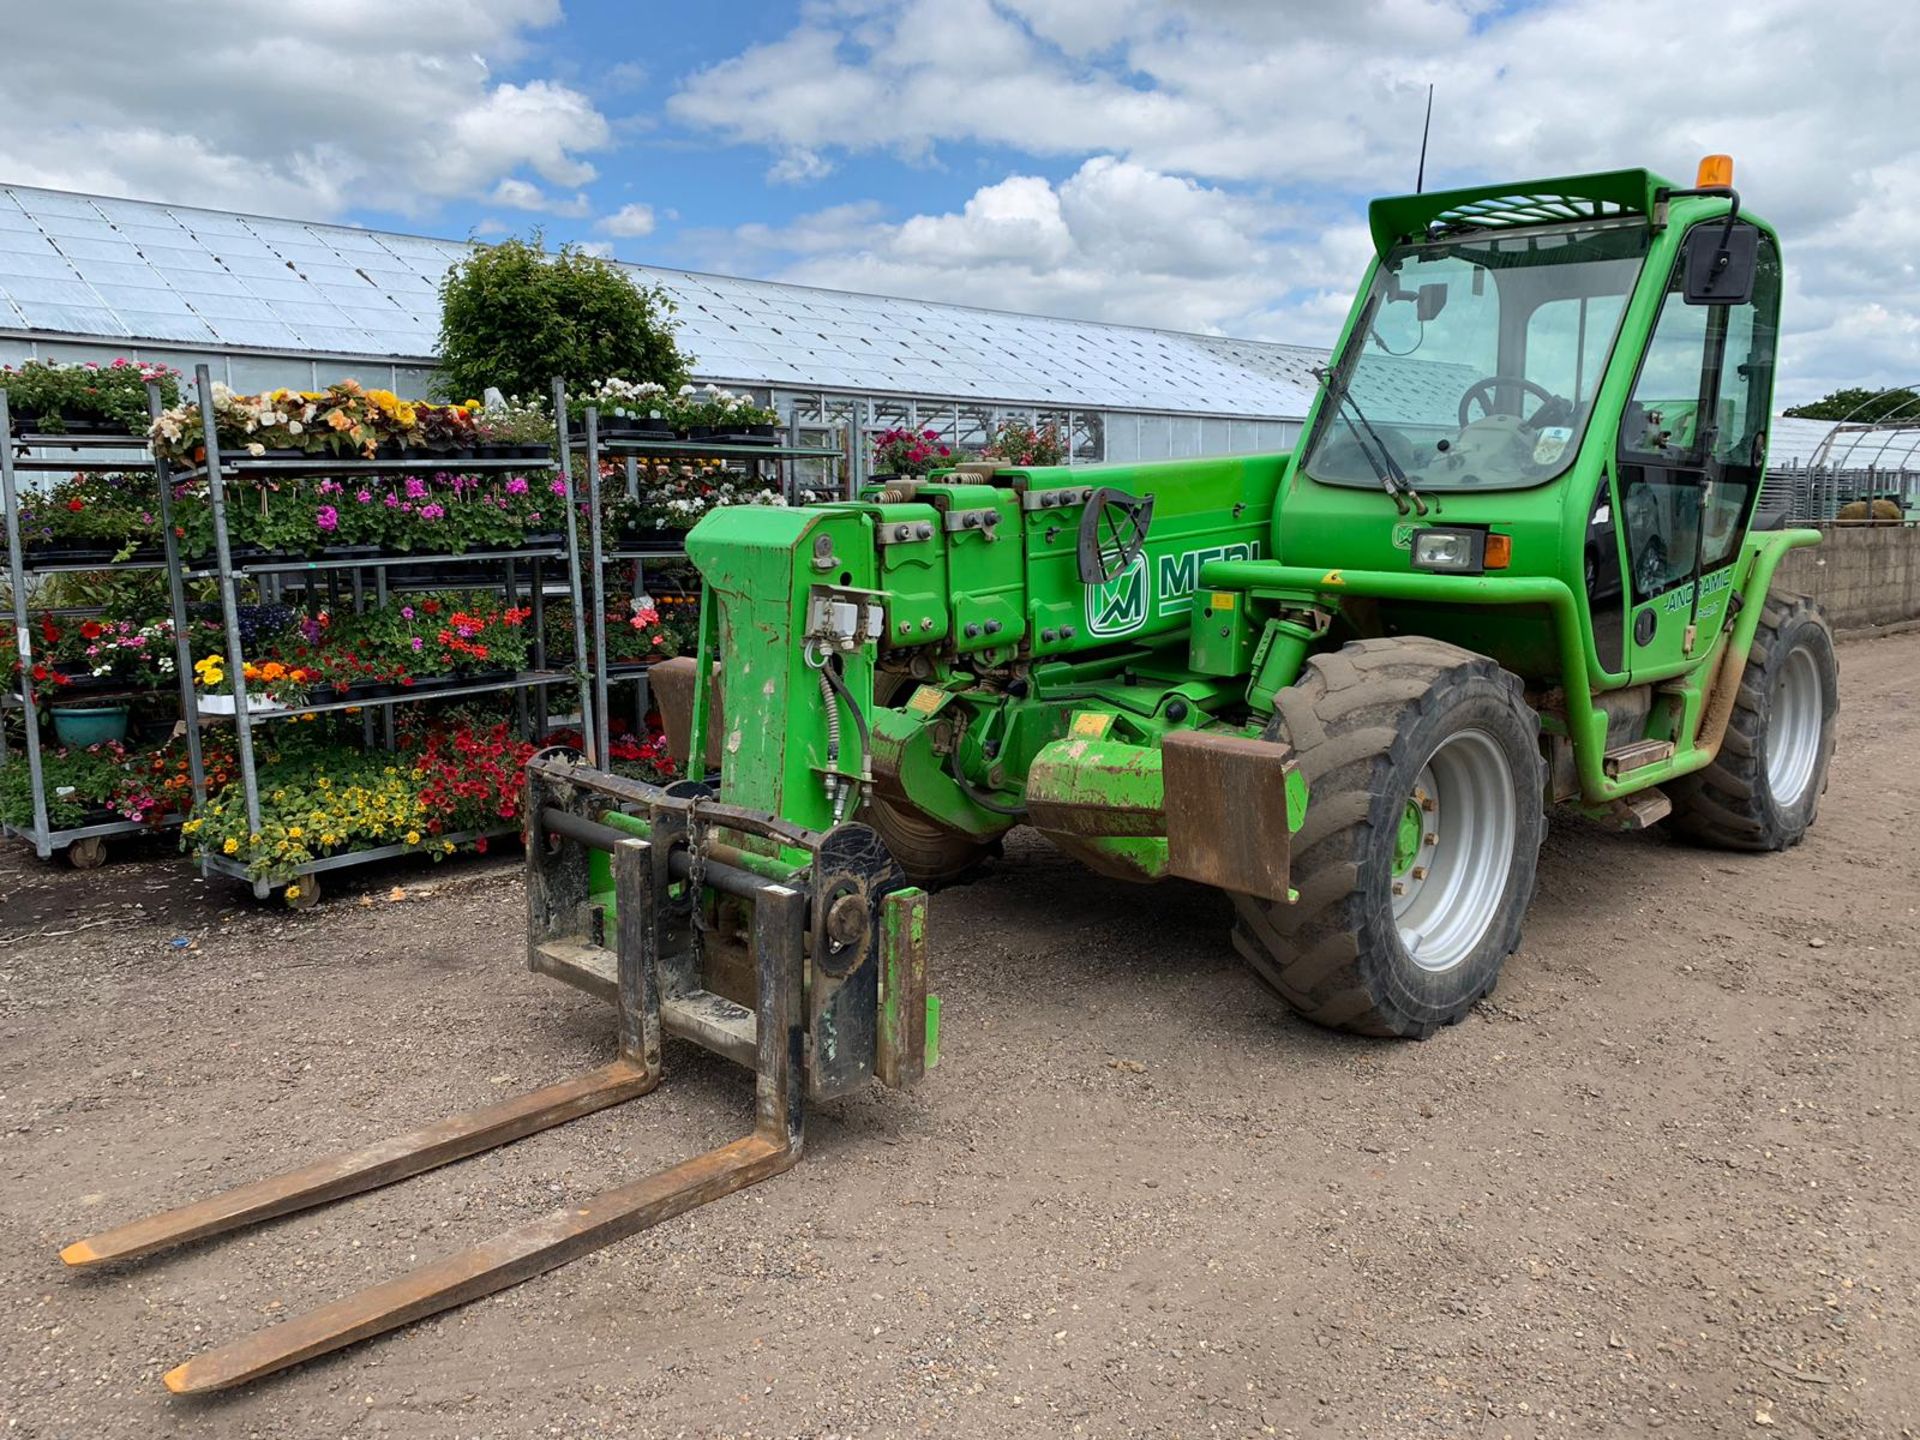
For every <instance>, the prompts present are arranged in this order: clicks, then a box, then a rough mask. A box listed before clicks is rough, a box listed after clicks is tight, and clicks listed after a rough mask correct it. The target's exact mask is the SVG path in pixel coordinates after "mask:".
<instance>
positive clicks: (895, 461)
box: [872, 427, 953, 480]
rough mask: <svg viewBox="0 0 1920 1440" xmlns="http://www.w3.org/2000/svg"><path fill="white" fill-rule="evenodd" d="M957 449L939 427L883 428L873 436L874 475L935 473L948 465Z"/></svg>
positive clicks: (892, 476) (890, 477)
mask: <svg viewBox="0 0 1920 1440" xmlns="http://www.w3.org/2000/svg"><path fill="white" fill-rule="evenodd" d="M952 458H953V449H952V447H951V446H949V445H947V444H946V443H945V442H944V441H943V440H941V438H940V432H939V431H938V430H907V429H904V428H901V427H895V428H894V429H891V430H883V431H881V432H880V433H879V434H878V435H876V436H874V439H873V477H872V478H873V479H875V480H895V479H898V478H900V477H901V476H903V475H931V474H932V473H933V472H934V471H936V470H941V469H945V468H946V466H947V464H948V462H950V461H951V460H952Z"/></svg>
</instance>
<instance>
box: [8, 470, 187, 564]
mask: <svg viewBox="0 0 1920 1440" xmlns="http://www.w3.org/2000/svg"><path fill="white" fill-rule="evenodd" d="M154 512H155V499H154V490H153V477H152V476H151V475H138V474H121V473H117V472H115V473H107V474H99V473H93V474H81V475H74V476H71V477H69V478H68V479H65V480H62V481H60V482H59V483H58V484H56V485H54V486H52V487H51V488H50V489H48V490H47V491H46V492H44V493H43V494H31V493H29V494H23V495H21V497H20V542H21V547H22V550H23V552H24V553H25V554H26V555H27V556H29V557H31V558H32V559H34V560H37V561H41V562H58V563H61V564H75V563H80V562H86V561H95V560H97V561H99V562H101V563H102V564H107V563H110V562H115V561H121V560H129V559H133V558H135V557H139V558H143V559H149V558H152V557H153V555H154V554H155V553H156V547H155V542H157V541H158V539H159V534H160V526H159V518H158V516H157V515H156V514H155V513H154Z"/></svg>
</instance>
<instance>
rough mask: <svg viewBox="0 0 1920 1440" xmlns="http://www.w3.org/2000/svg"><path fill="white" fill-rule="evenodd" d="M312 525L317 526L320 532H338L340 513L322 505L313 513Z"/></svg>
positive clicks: (329, 506) (331, 507)
mask: <svg viewBox="0 0 1920 1440" xmlns="http://www.w3.org/2000/svg"><path fill="white" fill-rule="evenodd" d="M313 523H314V524H316V525H318V526H319V527H320V528H321V529H322V530H338V529H339V528H340V512H339V511H338V510H336V509H334V508H333V506H331V505H322V506H321V507H320V508H319V509H318V510H316V511H314V513H313Z"/></svg>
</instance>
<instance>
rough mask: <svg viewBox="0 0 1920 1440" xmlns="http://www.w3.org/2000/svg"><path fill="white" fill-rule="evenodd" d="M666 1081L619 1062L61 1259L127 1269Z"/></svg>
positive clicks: (84, 1244)
mask: <svg viewBox="0 0 1920 1440" xmlns="http://www.w3.org/2000/svg"><path fill="white" fill-rule="evenodd" d="M659 1078H660V1077H659V1071H658V1070H657V1069H656V1070H653V1071H652V1072H649V1071H648V1070H647V1069H645V1068H644V1067H642V1066H640V1065H637V1064H634V1063H632V1062H629V1061H625V1060H616V1061H615V1062H614V1063H612V1064H611V1065H603V1066H601V1067H600V1068H599V1069H598V1070H591V1071H588V1072H587V1073H586V1074H585V1075H576V1076H575V1077H573V1078H572V1079H570V1080H562V1081H560V1082H559V1083H558V1084H556V1085H548V1086H545V1087H544V1088H542V1089H539V1090H530V1091H528V1092H527V1093H526V1094H524V1095H516V1096H514V1097H513V1098H512V1099H510V1100H502V1101H501V1102H500V1103H498V1104H496V1105H488V1106H486V1107H485V1108H484V1109H480V1110H470V1111H468V1112H467V1113H466V1114H464V1115H453V1116H449V1117H448V1118H447V1119H445V1120H441V1121H439V1122H437V1123H436V1124H433V1125H429V1126H427V1127H425V1128H424V1129H421V1130H413V1131H410V1132H408V1133H407V1134H405V1135H395V1136H393V1137H391V1138H390V1139H386V1140H382V1141H381V1142H379V1143H378V1144H377V1145H369V1146H367V1147H366V1148H365V1149H363V1150H354V1151H351V1152H349V1153H347V1154H344V1155H332V1156H329V1157H328V1158H326V1159H325V1160H319V1161H316V1162H314V1163H313V1164H311V1165H307V1166H304V1167H302V1168H301V1169H299V1170H291V1171H288V1172H287V1173H286V1174H284V1175H272V1176H269V1177H267V1178H266V1179H264V1180H255V1181H253V1182H252V1183H251V1184H247V1185H240V1186H237V1187H235V1188H234V1189H232V1190H227V1191H223V1192H222V1193H221V1194H218V1195H212V1196H209V1197H208V1198H207V1199H205V1200H199V1201H196V1202H194V1203H193V1204H191V1205H184V1206H182V1207H181V1208H179V1209H178V1210H169V1211H167V1212H166V1213H165V1214H161V1215H149V1216H148V1217H147V1218H146V1219H144V1220H135V1221H133V1222H132V1223H131V1224H128V1225H122V1226H120V1227H119V1228H118V1229H115V1230H108V1231H106V1232H105V1233H104V1234H100V1235H94V1236H90V1237H89V1238H87V1239H85V1240H76V1241H75V1242H74V1243H73V1244H71V1245H69V1246H67V1248H66V1249H64V1250H62V1251H61V1252H60V1258H61V1259H62V1260H64V1261H66V1262H67V1264H69V1265H72V1266H75V1267H78V1268H85V1267H87V1266H92V1265H101V1264H105V1263H106V1262H108V1261H110V1260H127V1259H131V1258H132V1257H134V1256H136V1255H148V1254H151V1253H152V1252H153V1251H155V1250H164V1249H166V1248H167V1247H168V1246H171V1245H181V1244H185V1243H186V1242H187V1241H189V1240H200V1239H204V1238H205V1237H207V1236H209V1235H220V1234H224V1233H225V1232H227V1231H229V1230H237V1229H239V1228H240V1227H241V1226H243V1225H251V1224H254V1223H256V1222H257V1221H261V1220H270V1219H272V1218H273V1217H274V1216H276V1215H288V1214H291V1213H292V1212H294V1211H296V1210H305V1209H308V1208H310V1207H311V1206H314V1205H324V1204H325V1203H327V1202H328V1201H329V1200H338V1199H341V1198H342V1197H344V1196H347V1195H358V1194H360V1193H361V1192H362V1191H365V1190H373V1189H377V1188H378V1187H380V1186H382V1185H389V1184H392V1183H393V1182H394V1181H395V1180H404V1179H406V1178H407V1177H408V1176H409V1175H418V1174H420V1173H421V1172H422V1171H424V1170H432V1169H434V1168H436V1167H438V1166H441V1165H446V1164H449V1163H451V1162H452V1161H455V1160H462V1159H465V1158H466V1157H467V1156H469V1155H475V1154H478V1153H479V1152H480V1151H482V1150H489V1149H492V1148H493V1147H494V1146H496V1145H505V1144H507V1143H508V1142H509V1141H513V1140H519V1139H522V1138H523V1137H525V1136H528V1135H532V1134H535V1133H536V1132H538V1131H541V1130H546V1129H550V1128H552V1127H553V1126H555V1125H559V1124H563V1123H564V1122H566V1121H568V1120H573V1119H577V1118H578V1117H580V1116H582V1115H590V1114H592V1113H593V1112H594V1111H596V1110H604V1109H605V1108H606V1107H608V1106H609V1105H618V1104H620V1103H621V1102H622V1101H625V1100H632V1099H635V1098H636V1097H638V1096H641V1095H644V1094H646V1093H647V1092H648V1091H649V1090H651V1089H653V1088H654V1086H655V1085H656V1084H658V1083H659Z"/></svg>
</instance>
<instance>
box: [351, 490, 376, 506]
mask: <svg viewBox="0 0 1920 1440" xmlns="http://www.w3.org/2000/svg"><path fill="white" fill-rule="evenodd" d="M353 498H354V499H355V500H357V501H359V502H360V503H361V504H362V505H365V504H366V503H367V502H368V501H370V500H372V499H373V492H372V491H371V490H356V491H355V492H354V496H353Z"/></svg>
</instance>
